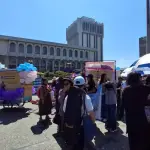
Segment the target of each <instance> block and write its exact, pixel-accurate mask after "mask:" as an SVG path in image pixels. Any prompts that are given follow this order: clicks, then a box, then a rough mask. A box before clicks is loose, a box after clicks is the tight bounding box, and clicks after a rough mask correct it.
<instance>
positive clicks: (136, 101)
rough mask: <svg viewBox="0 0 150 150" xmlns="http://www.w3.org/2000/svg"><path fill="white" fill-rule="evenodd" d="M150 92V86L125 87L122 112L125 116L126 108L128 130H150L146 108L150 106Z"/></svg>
mask: <svg viewBox="0 0 150 150" xmlns="http://www.w3.org/2000/svg"><path fill="white" fill-rule="evenodd" d="M149 94H150V87H148V86H144V85H139V86H135V87H131V86H129V87H126V88H125V89H124V91H123V93H122V107H121V114H122V116H123V113H124V110H125V113H126V125H127V132H134V131H135V132H137V131H141V132H142V131H143V132H144V131H145V132H147V131H148V130H150V124H148V122H147V119H146V115H145V109H144V108H145V106H150V100H148V95H149Z"/></svg>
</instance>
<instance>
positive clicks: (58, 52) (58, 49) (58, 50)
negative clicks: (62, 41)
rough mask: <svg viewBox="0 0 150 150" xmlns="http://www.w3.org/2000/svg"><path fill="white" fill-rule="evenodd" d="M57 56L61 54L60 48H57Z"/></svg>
mask: <svg viewBox="0 0 150 150" xmlns="http://www.w3.org/2000/svg"><path fill="white" fill-rule="evenodd" d="M56 52H57V56H60V48H57V51H56Z"/></svg>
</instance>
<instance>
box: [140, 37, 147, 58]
mask: <svg viewBox="0 0 150 150" xmlns="http://www.w3.org/2000/svg"><path fill="white" fill-rule="evenodd" d="M146 41H147V38H146V37H141V38H139V57H142V56H143V55H145V54H147V50H146V44H147V42H146Z"/></svg>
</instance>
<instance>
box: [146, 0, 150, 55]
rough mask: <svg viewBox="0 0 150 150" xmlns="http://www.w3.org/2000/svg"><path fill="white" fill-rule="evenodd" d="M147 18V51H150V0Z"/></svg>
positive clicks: (147, 1) (147, 4) (148, 1)
mask: <svg viewBox="0 0 150 150" xmlns="http://www.w3.org/2000/svg"><path fill="white" fill-rule="evenodd" d="M146 11H147V14H146V18H147V23H146V24H147V44H146V53H150V0H146Z"/></svg>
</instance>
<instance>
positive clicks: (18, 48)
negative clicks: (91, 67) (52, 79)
mask: <svg viewBox="0 0 150 150" xmlns="http://www.w3.org/2000/svg"><path fill="white" fill-rule="evenodd" d="M96 51H97V49H96V48H92V49H91V48H87V47H86V48H84V47H79V46H72V45H68V44H61V43H53V42H46V41H39V40H32V39H25V38H18V37H10V36H2V35H1V36H0V62H1V63H3V64H5V65H6V66H7V67H8V68H16V67H17V66H18V65H19V64H21V63H24V62H30V63H33V64H34V65H35V66H36V67H37V69H38V70H39V71H43V72H44V71H46V70H48V71H57V70H63V71H69V70H75V69H76V70H81V69H82V68H83V65H84V62H85V61H95V52H96Z"/></svg>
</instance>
